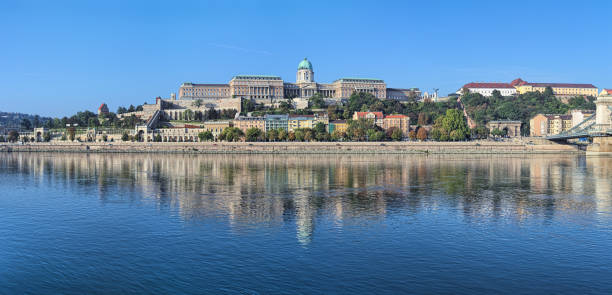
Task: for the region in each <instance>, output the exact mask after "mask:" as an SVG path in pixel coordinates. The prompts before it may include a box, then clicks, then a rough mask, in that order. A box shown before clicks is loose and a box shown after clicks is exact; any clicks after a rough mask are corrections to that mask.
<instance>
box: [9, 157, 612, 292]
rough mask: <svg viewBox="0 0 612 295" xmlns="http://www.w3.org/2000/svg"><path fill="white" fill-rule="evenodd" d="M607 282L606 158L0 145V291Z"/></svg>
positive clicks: (609, 214) (609, 183) (421, 288)
mask: <svg viewBox="0 0 612 295" xmlns="http://www.w3.org/2000/svg"><path fill="white" fill-rule="evenodd" d="M24 293H25V294H27V293H31V294H147V293H154V294H356V293H359V294H363V293H369V294H373V293H375V294H400V293H412V294H414V293H417V294H432V293H446V294H516V293H532V294H533V293H547V294H552V293H556V294H559V293H567V294H583V293H594V294H597V293H599V294H610V293H612V158H610V157H608V158H605V157H585V156H560V155H554V156H542V155H531V156H460V155H445V156H417V155H405V156H403V155H383V156H362V155H331V156H324V155H307V156H304V155H279V156H272V155H257V156H253V155H156V154H134V155H132V154H124V155H106V154H91V155H86V154H45V153H33V154H27V153H3V154H0V294H24Z"/></svg>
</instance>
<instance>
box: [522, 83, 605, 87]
mask: <svg viewBox="0 0 612 295" xmlns="http://www.w3.org/2000/svg"><path fill="white" fill-rule="evenodd" d="M524 85H529V86H533V87H556V88H597V87H595V86H594V85H593V84H575V83H525V84H524Z"/></svg>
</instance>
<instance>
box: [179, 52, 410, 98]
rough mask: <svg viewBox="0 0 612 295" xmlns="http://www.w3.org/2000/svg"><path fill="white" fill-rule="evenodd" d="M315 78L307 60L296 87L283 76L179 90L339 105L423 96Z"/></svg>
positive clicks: (363, 82) (374, 83)
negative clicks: (316, 99)
mask: <svg viewBox="0 0 612 295" xmlns="http://www.w3.org/2000/svg"><path fill="white" fill-rule="evenodd" d="M314 74H315V73H314V70H313V67H312V63H311V62H310V61H309V60H308V59H306V58H304V60H302V61H301V62H300V63H299V65H298V68H297V73H296V79H295V83H291V82H286V81H283V79H282V78H281V77H279V76H263V75H238V76H234V77H233V78H232V79H231V80H230V81H229V83H228V84H195V83H191V82H185V83H183V84H182V85H181V87H180V89H179V99H182V100H197V99H202V100H211V99H215V100H216V99H223V98H245V99H253V100H255V101H257V102H262V103H274V102H275V101H277V100H278V99H282V98H309V97H311V96H313V95H315V94H317V93H318V94H319V95H321V96H322V97H323V98H325V99H326V100H327V101H328V102H334V101H336V102H339V101H341V100H342V99H346V98H348V97H349V96H350V95H351V94H352V93H353V92H367V93H371V94H372V95H374V96H375V97H376V98H379V99H395V100H408V99H409V98H418V97H419V96H420V94H421V93H420V91H419V89H417V88H410V89H400V88H387V84H386V83H385V81H383V80H381V79H366V78H341V79H338V80H336V81H334V82H333V83H328V84H323V83H317V82H315V77H314Z"/></svg>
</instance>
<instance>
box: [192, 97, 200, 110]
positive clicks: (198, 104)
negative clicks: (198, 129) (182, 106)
mask: <svg viewBox="0 0 612 295" xmlns="http://www.w3.org/2000/svg"><path fill="white" fill-rule="evenodd" d="M193 106H194V107H196V108H200V107H201V106H202V100H201V99H196V100H194V101H193Z"/></svg>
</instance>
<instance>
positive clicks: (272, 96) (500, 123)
mask: <svg viewBox="0 0 612 295" xmlns="http://www.w3.org/2000/svg"><path fill="white" fill-rule="evenodd" d="M393 86H406V85H393ZM457 89H458V90H457V91H456V92H454V93H450V94H448V95H446V96H442V95H439V93H438V90H437V89H434V90H433V91H432V92H430V93H428V92H422V91H421V90H420V89H419V88H417V87H397V88H396V87H391V85H387V83H385V81H384V80H383V79H379V78H360V77H345V78H338V79H337V80H335V81H333V82H331V83H319V82H317V81H316V80H315V70H314V66H313V63H312V62H311V61H310V60H308V59H307V58H304V59H303V60H301V61H300V62H299V63H298V65H297V70H296V76H295V81H294V82H289V81H285V80H283V79H282V78H281V77H280V76H270V75H236V76H234V77H232V78H231V79H230V80H229V82H228V83H227V84H201V83H193V82H184V83H182V84H180V86H179V87H178V96H177V94H176V93H175V92H171V94H170V96H169V97H161V96H158V97H155V98H151V99H150V100H149V101H147V102H146V103H144V104H142V105H137V106H134V105H129V106H127V105H126V106H119V107H118V108H117V110H116V111H115V112H112V111H111V110H110V109H109V106H108V105H107V104H106V103H105V102H98V104H97V105H99V107H98V108H97V111H96V112H92V111H87V110H86V111H82V112H78V113H76V114H75V115H73V116H70V117H63V118H49V117H40V116H37V115H25V114H14V113H3V116H2V121H0V124H1V125H0V144H1V145H0V151H20V150H21V151H86V152H169V153H172V152H189V153H198V152H200V153H211V152H215V153H218V152H220V153H223V152H231V153H413V152H424V153H437V152H441V153H445V152H457V153H505V152H516V153H558V152H564V153H585V152H586V153H591V154H600V153H610V152H612V122H611V116H612V89H605V88H604V89H601V90H599V89H598V88H597V87H596V86H594V85H592V84H577V83H557V82H527V81H524V80H523V79H520V78H517V79H515V80H513V81H511V82H508V83H499V82H469V83H466V84H465V85H463V86H461V85H458V87H457ZM94 104H96V102H93V101H92V105H94Z"/></svg>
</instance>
